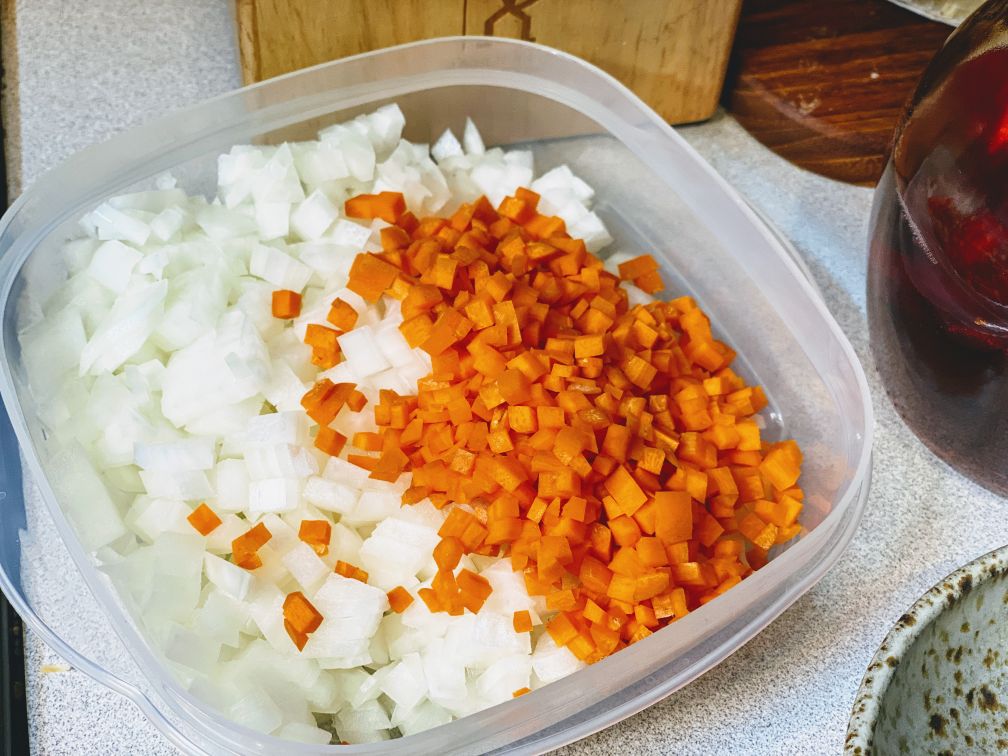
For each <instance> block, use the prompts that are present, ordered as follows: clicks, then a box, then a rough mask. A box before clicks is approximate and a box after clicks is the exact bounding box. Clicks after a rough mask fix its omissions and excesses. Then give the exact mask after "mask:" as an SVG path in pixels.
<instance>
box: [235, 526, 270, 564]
mask: <svg viewBox="0 0 1008 756" xmlns="http://www.w3.org/2000/svg"><path fill="white" fill-rule="evenodd" d="M272 537H273V534H272V533H270V532H269V529H268V528H267V527H266V526H265V525H263V524H262V523H261V522H260V523H259V524H257V525H255V526H254V527H253V528H252V529H251V530H248V531H246V532H245V533H242V534H241V535H240V536H238V537H237V538H235V539H234V540H233V541H232V542H231V555H232V557H233V559H234V562H235V564H237V565H238V566H239V567H244V568H245V569H247V570H254V569H257V568H258V567H261V566H262V560H261V559H260V558H259V555H258V554H256V552H257V551H259V549H260V548H262V547H263V546H265V545H266V542H267V541H269V540H270V538H272Z"/></svg>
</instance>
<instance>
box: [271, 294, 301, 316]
mask: <svg viewBox="0 0 1008 756" xmlns="http://www.w3.org/2000/svg"><path fill="white" fill-rule="evenodd" d="M272 306H273V307H272V309H273V317H274V318H280V319H281V320H290V319H291V318H296V317H297V316H298V315H300V314H301V295H300V294H298V293H297V292H296V291H291V290H290V289H278V290H277V291H274V292H273V301H272Z"/></svg>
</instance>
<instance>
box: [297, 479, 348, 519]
mask: <svg viewBox="0 0 1008 756" xmlns="http://www.w3.org/2000/svg"><path fill="white" fill-rule="evenodd" d="M304 497H305V499H307V500H308V501H309V502H311V504H313V505H314V506H316V507H318V508H319V509H323V510H325V511H327V512H339V513H340V514H347V513H349V512H351V511H353V509H354V507H355V506H356V505H357V500H358V499H359V498H360V492H359V491H358V490H357V489H356V488H353V487H352V486H348V485H344V484H343V483H337V482H336V481H333V480H329V479H327V478H321V477H318V476H313V477H311V478H308V480H307V481H305V487H304Z"/></svg>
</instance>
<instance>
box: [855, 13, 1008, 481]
mask: <svg viewBox="0 0 1008 756" xmlns="http://www.w3.org/2000/svg"><path fill="white" fill-rule="evenodd" d="M868 322H869V328H870V333H871V344H872V351H873V353H874V356H875V362H876V365H877V367H878V370H879V373H880V375H881V376H882V380H883V382H884V384H885V386H886V389H887V391H888V393H889V396H890V398H891V399H892V401H893V404H894V405H895V406H896V408H897V410H898V411H899V412H900V414H901V415H902V416H903V418H904V420H905V421H906V422H907V424H908V425H909V426H910V427H911V428H912V429H913V431H914V432H915V433H916V434H917V435H918V436H919V437H920V438H921V440H923V441H924V443H925V444H927V446H928V447H929V448H930V449H931V450H932V451H933V452H935V454H937V455H938V456H939V457H941V458H943V459H944V460H945V461H946V462H948V463H949V464H950V465H952V466H953V467H956V468H957V469H959V470H960V471H961V472H963V473H964V474H966V475H968V476H970V477H971V478H973V479H974V480H976V481H977V482H979V483H980V484H982V485H984V486H986V487H987V488H989V489H991V490H993V491H995V492H996V493H999V494H1001V495H1008V0H991V2H988V3H987V4H985V5H984V6H982V7H981V8H980V9H979V10H978V11H977V12H976V13H974V14H973V15H972V16H971V17H970V18H969V19H968V20H967V21H966V22H964V24H963V25H962V26H960V27H959V28H958V29H957V30H956V31H955V32H954V33H953V34H952V36H951V37H949V39H948V41H947V42H946V43H945V46H944V47H943V48H942V50H941V51H940V52H939V54H938V55H937V57H936V58H935V59H934V60H933V61H932V62H931V64H930V65H929V66H928V68H927V70H926V71H925V73H924V76H923V78H922V79H921V81H920V83H919V84H918V87H917V90H916V92H915V93H914V95H913V97H912V98H911V99H910V102H909V103H908V104H907V107H906V110H905V112H904V114H903V117H902V118H901V120H900V123H899V125H898V127H897V129H896V133H895V136H894V138H893V143H892V152H891V157H890V160H889V164H888V166H887V167H886V170H885V173H884V174H883V176H882V179H881V181H880V182H879V185H878V188H877V190H876V193H875V202H874V207H873V210H872V219H871V247H870V259H869V268H868Z"/></svg>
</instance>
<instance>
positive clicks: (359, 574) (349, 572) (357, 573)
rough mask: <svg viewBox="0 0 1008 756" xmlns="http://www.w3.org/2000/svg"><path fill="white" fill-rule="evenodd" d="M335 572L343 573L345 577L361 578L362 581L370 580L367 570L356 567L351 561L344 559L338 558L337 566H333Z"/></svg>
mask: <svg viewBox="0 0 1008 756" xmlns="http://www.w3.org/2000/svg"><path fill="white" fill-rule="evenodd" d="M333 572H335V573H336V574H337V575H342V576H343V577H345V578H351V579H352V580H359V581H361V582H362V583H366V582H367V581H368V577H369V575H368V574H367V572H366V571H364V570H362V569H361V568H360V567H356V566H354V565H352V564H350V563H349V562H344V561H343V560H338V561H337V562H336V566H335V567H334V568H333Z"/></svg>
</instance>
